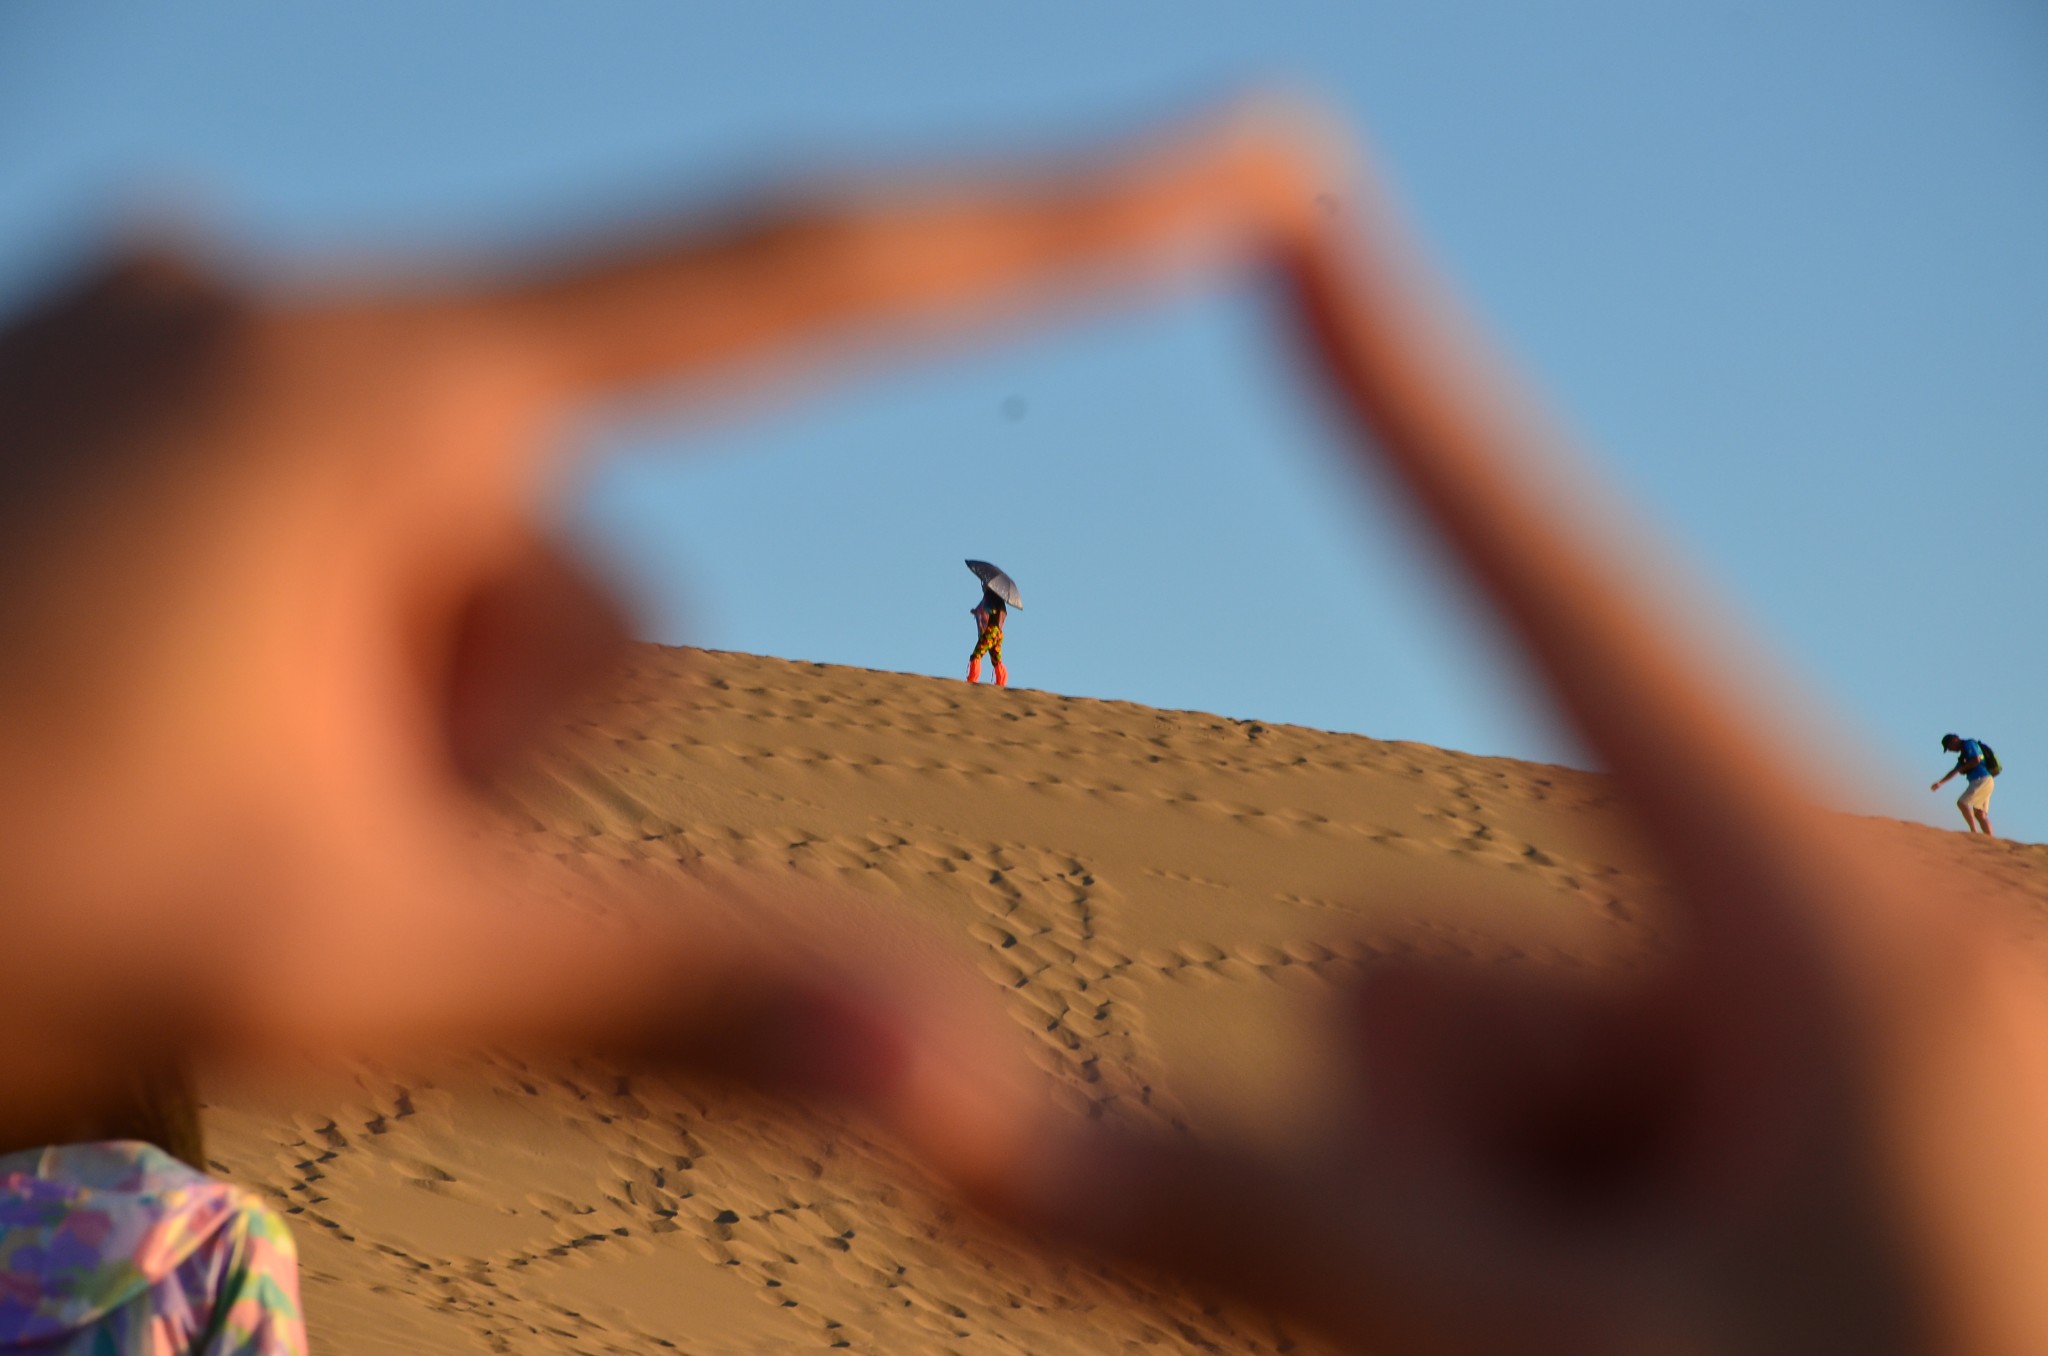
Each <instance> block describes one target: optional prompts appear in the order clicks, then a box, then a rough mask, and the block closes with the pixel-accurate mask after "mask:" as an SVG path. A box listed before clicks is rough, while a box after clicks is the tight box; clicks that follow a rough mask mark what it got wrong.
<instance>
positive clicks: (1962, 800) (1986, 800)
mask: <svg viewBox="0 0 2048 1356" xmlns="http://www.w3.org/2000/svg"><path fill="white" fill-rule="evenodd" d="M1997 780H1998V779H1997V778H1996V777H1979V778H1978V779H1977V780H1976V781H1974V782H1971V783H1970V784H1969V785H1968V786H1966V787H1964V788H1963V794H1962V795H1960V796H1957V797H1956V804H1958V805H1960V806H1962V807H1963V808H1964V809H1965V810H1982V809H1986V808H1988V807H1989V806H1990V804H1991V783H1993V782H1995V781H1997Z"/></svg>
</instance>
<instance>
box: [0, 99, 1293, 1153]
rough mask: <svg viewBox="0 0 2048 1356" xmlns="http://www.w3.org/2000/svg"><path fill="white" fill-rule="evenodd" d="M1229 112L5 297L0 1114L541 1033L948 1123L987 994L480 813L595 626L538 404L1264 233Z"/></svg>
mask: <svg viewBox="0 0 2048 1356" xmlns="http://www.w3.org/2000/svg"><path fill="white" fill-rule="evenodd" d="M1256 122H1257V120H1256V119H1247V118H1243V117H1237V118H1231V119H1224V120H1219V121H1214V122H1210V123H1206V124H1203V125H1201V126H1196V127H1190V128H1184V129H1181V130H1179V131H1177V132H1175V133H1173V134H1172V135H1169V136H1165V137H1159V138H1153V139H1151V140H1148V141H1147V142H1145V143H1144V144H1142V145H1137V146H1132V147H1127V148H1124V149H1122V150H1120V151H1118V152H1115V153H1113V154H1108V155H1104V156H1101V157H1099V158H1097V159H1095V160H1092V161H1088V162H1085V163H1084V162H1081V161H1078V160H1076V161H1071V162H1062V163H1057V164H1049V165H1042V166H1037V167H1013V168H1012V169H1010V170H1009V171H1007V172H1002V173H994V174H976V175H954V176H950V177H949V176H928V177H925V178H923V179H918V180H908V179H906V180H902V181H898V182H894V183H880V184H877V183H864V184H858V185H853V186H839V187H825V188H821V189H819V190H817V191H815V192H813V193H812V194H810V195H808V196H801V195H798V196H792V197H789V198H787V199H784V200H779V201H777V202H775V203H772V204H766V205H763V206H761V207H759V208H757V209H755V210H752V211H743V212H739V213H735V214H732V215H729V216H726V217H722V218H719V219H717V220H714V221H708V222H702V223H698V224H696V225H694V226H691V227H689V228H687V229H684V230H681V231H678V232H673V233H671V234H670V235H669V236H667V237H665V238H663V237H659V236H656V237H652V238H648V239H646V240H643V241H640V242H638V243H632V244H625V245H618V246H615V247H613V248H612V249H610V250H609V251H603V252H598V253H597V254H595V255H594V256H593V257H591V258H587V259H571V260H567V261H565V262H561V263H558V264H555V265H553V266H549V267H542V268H537V269H523V270H518V271H515V272H511V273H504V274H497V273H492V272H490V271H488V270H483V271H480V273H479V275H478V276H475V277H471V278H456V279H448V278H443V279H436V280H432V281H427V282H413V283H404V282H391V283H386V284H378V285H365V284H362V283H360V282H358V283H353V284H348V285H331V284H330V285H326V286H322V287H315V288H311V289H304V290H290V289H281V288H277V287H271V286H261V285H247V284H240V283H237V282H236V281H235V280H234V279H232V278H228V277H220V276H214V275H212V274H210V273H209V272H208V271H207V270H205V269H203V268H201V267H199V266H197V265H195V264H192V263H190V262H187V261H183V260H180V259H177V258H169V257H138V258H132V259H129V260H126V261H124V262H121V263H118V264H116V265H114V266H113V267H111V268H109V269H107V270H106V271H105V272H103V273H101V274H99V275H97V276H95V277H92V278H90V279H87V280H85V281H84V282H83V283H81V284H79V285H78V286H76V287H74V288H73V289H71V290H70V291H68V292H65V293H63V294H61V295H57V296H54V297H52V298H50V299H48V300H47V301H46V302H45V303H44V304H43V305H42V306H41V307H40V309H38V310H37V311H36V312H35V313H33V314H31V315H29V316H27V317H26V318H24V319H23V320H21V321H20V322H19V323H18V324H17V325H16V326H15V327H14V328H13V329H12V331H11V332H9V333H7V334H6V335H5V336H4V338H0V458H4V462H0V476H4V477H6V479H4V480H0V499H4V503H5V511H6V512H8V514H9V515H10V516H9V520H8V522H7V523H6V528H7V530H6V532H5V533H4V534H0V535H4V537H5V538H6V544H5V546H4V547H0V646H4V648H5V651H6V653H7V654H8V655H9V656H10V658H9V662H8V664H7V665H6V666H5V668H4V672H0V729H4V730H6V731H7V734H6V750H7V754H6V758H5V760H4V764H0V892H4V897H5V898H6V899H7V900H8V901H9V904H10V909H11V913H10V942H11V947H10V950H11V952H12V954H14V955H16V956H38V957H45V958H49V960H50V963H48V964H44V965H35V966H18V967H11V968H10V976H9V980H8V983H7V984H5V985H0V1018H4V1020H5V1023H6V1024H7V1026H8V1028H9V1029H11V1030H15V1031H17V1032H34V1033H36V1038H35V1039H32V1040H17V1041H13V1042H8V1043H5V1046H4V1048H0V1138H5V1139H7V1140H9V1141H11V1142H21V1141H22V1140H23V1139H24V1138H25V1137H27V1138H29V1139H32V1138H33V1136H34V1135H35V1133H36V1128H37V1126H38V1125H41V1124H46V1123H55V1122H54V1121H51V1120H50V1119H49V1117H48V1116H46V1115H45V1114H44V1110H39V1109H51V1108H61V1107H63V1106H65V1105H66V1104H67V1103H76V1102H77V1101H78V1100H79V1099H88V1100H89V1099H90V1098H91V1097H92V1096H93V1095H95V1091H96V1090H95V1086H94V1085H95V1082H96V1080H97V1079H99V1078H100V1077H101V1076H103V1074H104V1071H106V1070H107V1069H109V1068H113V1067H118V1065H119V1064H120V1062H121V1060H122V1059H123V1058H125V1057H127V1056H129V1055H132V1054H133V1053H135V1052H136V1051H137V1050H138V1049H142V1048H149V1049H154V1050H160V1051H163V1052H167V1053H187V1052H189V1053H194V1054H199V1055H212V1056H235V1057H249V1056H261V1055H264V1054H266V1053H274V1052H277V1051H280V1050H287V1049H289V1050H298V1049H301V1048H312V1049H347V1050H360V1049H364V1048H373V1049H385V1050H389V1049H393V1048H399V1049H405V1050H408V1051H413V1050H419V1049H428V1048H435V1047H438V1046H450V1045H466V1044H472V1043H475V1042H478V1041H483V1040H527V1041H534V1040H553V1041H558V1042H575V1043H582V1044H591V1043H598V1042H612V1043H629V1044H652V1045H655V1046H657V1047H659V1048H660V1049H661V1050H662V1051H663V1052H664V1053H665V1054H667V1055H668V1056H669V1057H671V1058H674V1059H677V1060H679V1061H681V1062H684V1063H688V1064H693V1065H695V1066H697V1067H702V1066H704V1065H705V1064H706V1063H710V1062H716V1063H718V1064H719V1065H720V1066H721V1067H722V1068H723V1070H724V1071H725V1072H727V1073H730V1074H733V1075H735V1076H741V1077H752V1078H755V1079H756V1080H766V1081H776V1080H778V1079H782V1080H784V1081H787V1077H786V1076H787V1075H788V1074H789V1072H790V1070H792V1069H797V1070H804V1071H808V1072H809V1074H811V1075H815V1076H816V1077H814V1078H812V1079H811V1084H812V1085H816V1084H818V1083H820V1082H821V1081H822V1082H823V1083H829V1084H831V1085H832V1088H831V1090H833V1091H837V1092H841V1093H845V1094H850V1095H854V1096H857V1097H860V1098H864V1099H865V1100H867V1101H868V1102H870V1103H871V1104H872V1105H874V1106H876V1107H877V1108H878V1109H880V1110H882V1111H883V1112H884V1113H885V1114H887V1115H889V1116H891V1117H892V1119H895V1120H896V1121H898V1122H899V1123H900V1124H901V1125H902V1126H903V1128H905V1129H906V1130H908V1131H910V1132H912V1133H916V1134H920V1135H922V1136H923V1137H924V1138H923V1141H922V1142H923V1143H924V1145H925V1147H926V1149H927V1151H928V1152H929V1153H931V1154H932V1155H933V1156H934V1161H936V1162H941V1163H944V1162H946V1161H949V1160H948V1159H947V1157H946V1155H947V1154H948V1153H951V1152H955V1151H957V1152H958V1153H961V1154H966V1155H969V1156H970V1157H971V1156H973V1155H977V1154H983V1153H985V1152H986V1149H985V1147H984V1146H987V1145H990V1144H993V1143H996V1142H998V1141H999V1140H1000V1136H999V1135H994V1134H992V1132H991V1131H990V1130H989V1124H991V1123H993V1124H996V1125H1000V1124H1001V1123H1002V1122H1003V1120H1004V1119H1005V1117H1004V1116H1003V1115H1001V1114H998V1110H999V1109H1000V1108H1001V1107H1003V1106H1005V1105H1007V1104H1006V1103H1004V1102H1003V1101H1002V1098H1003V1097H1004V1096H1006V1095H1008V1094H1007V1093H1006V1092H1004V1091H1003V1089H1004V1088H1007V1087H1008V1086H1009V1085H1008V1084H1006V1083H1005V1081H1004V1077H1003V1076H999V1075H998V1074H997V1073H996V1072H995V1071H996V1070H1000V1069H1002V1068H1005V1067H1007V1063H1008V1059H1009V1057H1010V1056H1011V1055H1012V1054H1013V1053H1014V1052H1013V1051H1012V1050H1011V1047H1010V1046H1009V1045H1008V1044H1007V1043H1006V1042H999V1041H993V1040H991V1041H990V1042H989V1046H990V1048H989V1049H985V1050H977V1051H975V1053H974V1054H973V1056H972V1057H963V1058H959V1059H954V1058H953V1057H952V1056H950V1055H947V1054H946V1053H945V1052H946V1051H947V1050H949V1049H952V1048H953V1047H955V1046H959V1045H961V1044H962V1043H963V1042H965V1041H966V1040H967V1037H966V1034H965V1033H969V1032H974V1031H978V1030H980V1029H981V1028H979V1027H977V1026H976V1025H975V1024H974V1022H973V1021H971V1020H968V1018H967V1017H966V1016H964V1015H963V1013H962V1010H961V1008H962V1004H964V1003H966V1002H967V1000H966V999H964V998H962V997H961V996H960V993H959V992H958V991H956V990H954V989H951V988H949V987H948V986H947V985H946V984H945V983H944V982H942V980H941V978H940V977H939V976H937V975H934V974H930V973H924V972H922V971H920V972H918V973H914V974H913V973H906V972H905V966H904V965H903V964H901V963H900V962H898V963H895V964H893V965H892V964H889V963H885V961H884V960H883V959H882V957H881V956H880V954H879V951H880V948H877V947H876V946H874V945H873V944H872V939H871V938H862V937H860V936H856V935H853V930H851V929H846V928H843V927H838V928H835V927H834V926H833V925H832V924H831V923H830V922H829V921H828V920H826V919H825V918H822V917H809V916H807V917H805V918H803V919H802V920H801V922H800V924H792V925H791V926H788V927H785V928H784V929H783V934H784V935H783V938H782V939H781V940H779V941H778V942H777V943H776V944H775V945H773V946H769V945H763V944H760V943H758V942H757V941H756V940H754V937H753V934H752V933H750V932H749V931H748V930H747V928H746V927H744V926H742V925H740V924H739V923H737V922H735V921H734V911H733V910H732V909H730V908H726V909H724V910H723V911H721V910H720V909H719V908H717V907H715V906H713V905H712V904H710V903H709V902H708V901H706V900H704V899H699V900H698V901H697V902H695V903H694V904H693V903H692V902H691V901H690V900H688V899H676V898H672V897H664V898H662V899H660V900H657V901H650V900H648V899H646V898H642V897H640V895H641V894H644V892H638V893H636V892H635V891H634V890H633V889H632V888H629V887H618V888H616V889H614V890H613V891H611V892H609V893H610V894H611V895H612V896H613V897H611V898H609V899H607V901H606V908H607V909H608V910H609V911H610V913H611V914H612V915H614V916H615V920H616V925H615V926H609V927H608V926H601V925H598V924H596V923H594V922H593V920H592V917H591V914H590V913H589V911H588V910H579V909H577V908H573V907H569V906H568V905H565V904H563V903H562V902H561V901H560V900H559V899H557V898H555V897H554V896H553V895H551V894H550V889H553V888H554V887H557V886H560V883H559V882H555V883H552V885H551V886H550V889H543V888H540V887H538V886H537V885H536V883H535V882H534V881H533V879H532V876H533V874H534V873H535V872H536V871H537V870H538V868H537V867H535V866H534V865H532V864H531V863H528V864H524V865H522V866H521V867H519V868H518V869H516V870H508V869H506V868H505V867H504V866H503V865H502V864H501V863H500V862H499V861H498V860H497V859H496V858H495V857H494V856H493V855H492V854H491V853H490V852H489V851H487V850H486V846H487V843H488V836H489V826H490V822H491V821H490V817H489V814H488V812H487V811H486V809H485V808H484V805H483V801H482V799H481V797H480V795H479V793H480V792H481V791H482V790H484V789H485V788H487V787H488V786H489V785H490V783H491V782H492V781H493V780H494V779H495V778H497V777H498V776H500V775H501V774H503V773H505V772H506V771H508V770H513V769H516V768H517V767H518V766H519V765H521V764H522V763H523V762H524V761H525V760H527V759H528V758H529V757H530V755H531V754H532V753H533V751H534V750H535V748H536V746H537V745H538V743H539V742H540V741H541V740H542V739H543V737H544V736H545V735H547V734H548V733H549V732H550V731H553V730H556V729H558V728H559V727H560V726H561V725H562V724H563V723H564V722H565V721H566V720H567V719H568V718H569V717H570V715H571V714H572V707H573V703H574V701H575V700H576V699H577V698H578V697H579V696H581V695H583V694H586V693H588V692H590V691H591V690H593V689H594V688H597V687H600V686H601V685H602V683H603V682H604V680H605V678H606V676H607V674H608V673H609V672H610V670H611V667H612V665H613V663H614V661H615V660H616V659H617V657H618V656H619V654H620V649H621V642H622V640H623V638H624V636H625V629H624V623H623V620H622V618H621V615H620V612H619V609H618V607H617V605H616V604H615V603H614V602H613V600H612V599H611V598H609V597H608V596H607V595H606V593H605V591H604V590H603V589H602V588H600V587H599V586H598V585H597V584H596V583H594V582H593V580H592V579H591V578H590V576H589V575H588V574H587V573H586V571H585V570H584V569H583V567H582V566H581V564H580V563H579V562H578V561H577V560H576V559H574V557H573V556H572V555H571V554H570V553H569V552H568V551H567V550H566V549H565V548H564V547H563V546H562V544H561V543H559V542H558V541H556V540H554V538H553V537H552V535H551V534H550V532H549V530H548V528H547V526H546V524H547V523H548V521H549V517H550V510H551V501H552V499H553V497H554V494H555V486H556V481H557V479H558V477H559V474H560V472H561V470H562V467H561V465H560V463H561V462H562V461H563V459H564V457H563V451H562V449H561V447H560V440H561V434H562V430H563V427H564V425H565V422H566V420H567V419H568V418H569V417H570V416H571V415H572V414H574V413H575V412H576V411H578V410H579V409H581V408H582V407H584V406H586V405H588V404H590V403H592V402H594V401H600V400H606V399H613V398H617V397H620V396H623V395H627V394H634V393H645V392H647V391H649V390H655V389H661V388H669V387H674V388H677V389H679V390H696V391H700V392H701V391H704V390H709V389H719V390H723V389H729V388H730V387H732V386H733V385H735V384H741V383H745V382H747V381H751V380H758V379H760V376H759V374H766V375H768V376H772V377H774V378H776V379H779V380H788V379H790V378H791V377H792V376H794V375H797V374H799V373H801V372H802V371H803V370H805V369H806V368H807V367H817V366H819V365H820V364H821V363H823V362H824V361H825V360H826V359H830V358H832V357H834V356H835V355H837V356H839V357H842V358H844V357H855V356H865V355H866V354H868V353H870V352H873V351H874V350H876V349H877V348H889V347H894V348H897V349H901V348H905V347H914V346H916V345H918V344H920V343H935V342H937V341H939V340H940V339H941V338H942V337H944V336H947V335H954V334H957V333H958V332H960V331H962V330H968V329H975V328H988V327H990V326H992V325H994V324H995V323H996V322H998V321H1001V320H1005V319H1014V318H1022V317H1027V316H1030V315H1032V314H1034V313H1038V314H1043V313H1045V312H1048V311H1050V310H1053V309H1056V307H1057V305H1058V304H1060V303H1063V302H1064V303H1073V302H1076V301H1081V300H1087V299H1091V298H1093V297H1096V296H1098V295H1099V294H1102V293H1105V292H1119V291H1121V292H1124V293H1131V292H1134V291H1143V290H1145V289H1148V288H1154V287H1158V286H1161V285H1170V284H1172V283H1174V282H1175V281H1176V280H1180V279H1186V278H1188V277H1191V276H1193V275H1196V274H1199V273H1200V272H1202V271H1204V270H1215V269H1219V268H1224V267H1228V266H1231V265H1233V264H1238V263H1242V262H1243V261H1245V260H1246V259H1248V258H1250V257H1253V256H1257V255H1269V254H1271V253H1272V252H1274V251H1275V250H1276V249H1277V248H1278V245H1277V244H1276V242H1278V241H1282V240H1285V239H1287V238H1290V237H1291V236H1293V235H1297V234H1298V233H1299V229H1300V228H1299V225H1298V223H1299V222H1300V221H1301V220H1303V219H1305V218H1306V217H1307V216H1308V215H1309V213H1310V211H1311V203H1312V199H1313V195H1314V192H1315V190H1316V184H1315V183H1314V182H1312V180H1311V175H1312V174H1313V170H1312V168H1311V167H1310V165H1309V164H1308V162H1307V157H1306V156H1305V155H1304V154H1303V153H1302V152H1300V151H1298V150H1296V149H1294V148H1293V146H1292V143H1290V142H1289V141H1288V140H1285V139H1283V137H1282V135H1281V134H1280V133H1279V132H1277V131H1274V130H1271V129H1265V128H1262V127H1260V126H1258V125H1256ZM584 889H585V893H586V894H587V893H589V887H587V886H586V887H584ZM556 893H559V890H557V891H556ZM765 907H767V906H766V905H765V904H760V905H759V907H757V908H756V909H754V910H752V911H753V912H758V911H759V908H765ZM778 907H780V908H784V909H788V910H796V909H799V908H800V906H799V905H797V904H795V903H792V902H787V901H784V902H782V903H780V904H779V905H778ZM792 938H807V939H809V940H810V942H811V946H810V949H809V951H808V952H807V953H805V954H792V950H793V946H794V943H793V942H792V941H791V940H790V939H792ZM59 957H63V958H67V959H66V960H65V961H63V962H62V963H58V961H57V958H59ZM940 1010H943V1014H941V1011H940ZM735 1012H738V1013H741V1014H743V1015H744V1020H743V1021H737V1022H736V1020H735V1019H733V1018H731V1017H730V1016H729V1014H731V1013H735ZM748 1032H753V1033H760V1032H771V1033H773V1034H774V1035H775V1036H776V1038H777V1039H778V1040H779V1041H780V1042H781V1045H780V1047H779V1048H777V1049H773V1050H771V1049H768V1048H766V1047H765V1046H763V1045H762V1044H761V1041H760V1040H758V1039H753V1038H743V1037H745V1035H746V1033H748ZM736 1052H737V1053H736ZM949 1060H950V1063H949ZM941 1071H944V1076H941ZM799 1081H801V1080H799ZM977 1099H978V1100H977ZM977 1106H984V1107H985V1109H984V1110H982V1111H977V1110H976V1107H977ZM39 1117H40V1118H41V1119H39ZM977 1118H978V1119H977ZM963 1127H967V1128H965V1129H963Z"/></svg>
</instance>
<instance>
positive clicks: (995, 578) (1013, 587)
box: [967, 560, 1024, 607]
mask: <svg viewBox="0 0 2048 1356" xmlns="http://www.w3.org/2000/svg"><path fill="white" fill-rule="evenodd" d="M967 568H968V569H970V570H972V571H974V577H975V578H976V579H979V580H980V581H981V586H982V587H983V588H985V589H987V590H988V591H989V592H990V593H993V594H994V595H995V596H996V597H998V598H1000V599H1002V600H1003V601H1004V602H1005V603H1008V604H1009V605H1010V606H1011V607H1022V606H1024V595H1023V594H1021V593H1019V592H1017V581H1016V580H1014V579H1012V578H1010V576H1008V575H1006V574H1004V573H1003V572H1002V571H1001V570H999V569H997V568H996V567H995V566H993V565H991V564H989V563H988V562H987V561H985V560H970V561H968V562H967Z"/></svg>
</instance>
